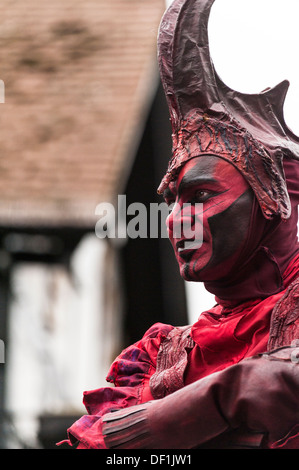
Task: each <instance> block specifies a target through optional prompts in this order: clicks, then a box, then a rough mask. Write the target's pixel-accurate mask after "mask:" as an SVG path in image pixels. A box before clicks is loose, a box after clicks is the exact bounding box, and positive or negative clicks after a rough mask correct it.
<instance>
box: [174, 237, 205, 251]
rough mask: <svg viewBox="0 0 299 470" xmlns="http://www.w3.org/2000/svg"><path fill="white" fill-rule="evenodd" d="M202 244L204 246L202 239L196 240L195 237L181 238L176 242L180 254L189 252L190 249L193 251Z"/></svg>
mask: <svg viewBox="0 0 299 470" xmlns="http://www.w3.org/2000/svg"><path fill="white" fill-rule="evenodd" d="M201 246H202V241H198V240H194V238H192V239H183V240H179V241H178V242H177V243H176V250H177V252H178V253H179V254H181V253H184V252H187V251H188V252H189V251H190V250H191V251H194V250H197V249H198V248H200V247H201Z"/></svg>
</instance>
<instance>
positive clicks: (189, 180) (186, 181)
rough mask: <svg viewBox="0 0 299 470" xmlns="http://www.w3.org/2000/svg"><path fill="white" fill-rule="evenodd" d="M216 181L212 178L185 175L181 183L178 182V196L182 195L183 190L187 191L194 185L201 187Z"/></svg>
mask: <svg viewBox="0 0 299 470" xmlns="http://www.w3.org/2000/svg"><path fill="white" fill-rule="evenodd" d="M217 182H218V181H217V180H215V179H214V178H212V177H211V176H209V177H208V176H204V175H202V176H200V175H198V176H193V177H190V176H189V175H185V176H183V178H182V181H181V182H180V185H179V188H178V195H180V194H181V193H182V191H183V190H184V189H189V188H191V187H193V186H196V185H202V184H207V183H217Z"/></svg>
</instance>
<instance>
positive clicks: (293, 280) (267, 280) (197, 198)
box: [68, 0, 299, 449]
mask: <svg viewBox="0 0 299 470" xmlns="http://www.w3.org/2000/svg"><path fill="white" fill-rule="evenodd" d="M213 2H214V0H175V1H174V2H173V4H172V6H171V7H170V8H169V9H168V11H167V12H166V13H165V15H164V18H163V20H162V22H161V27H160V34H159V42H158V45H159V63H160V70H161V77H162V82H163V85H164V89H165V93H166V96H167V99H168V104H169V109H170V115H171V122H172V128H173V156H172V158H171V161H170V163H169V168H168V171H167V173H166V175H165V177H164V178H163V180H162V183H161V185H160V188H159V192H161V193H163V195H164V197H165V199H166V201H168V202H169V203H172V202H174V203H175V205H174V207H173V210H172V212H171V213H170V215H169V218H168V233H169V238H170V241H171V243H172V245H173V248H174V252H175V255H176V257H177V260H178V264H179V267H180V272H181V275H182V276H183V277H184V278H185V279H187V280H193V281H194V280H195V281H201V282H204V284H205V287H206V288H207V290H209V291H210V292H212V293H214V294H215V297H216V302H217V304H216V306H214V307H213V308H211V309H210V310H208V311H206V312H203V313H201V314H200V316H199V319H198V321H197V322H196V323H195V324H194V325H192V326H186V327H174V326H170V325H163V324H156V325H154V326H153V327H151V328H150V329H149V330H148V331H147V332H146V333H145V335H144V337H143V338H142V339H141V340H140V341H139V342H137V343H136V344H134V345H132V346H130V347H128V348H127V349H126V350H125V351H123V352H122V353H121V354H120V356H119V357H118V358H117V359H116V360H115V362H114V363H113V364H112V366H111V369H110V371H109V374H108V377H107V380H108V381H109V382H112V383H114V385H115V387H107V388H102V389H99V390H94V391H90V392H85V394H84V404H85V406H86V409H87V412H88V414H87V415H86V416H83V417H82V418H81V419H80V420H79V421H77V422H76V423H74V425H73V426H72V427H71V428H70V429H69V430H68V431H69V443H71V444H74V443H77V442H79V445H78V447H79V448H128V449H134V448H136V449H137V448H152V449H157V448H162V449H163V448H164V449H166V448H175V449H183V448H200V447H212V448H230V447H233V448H237V447H266V448H279V447H284V448H299V400H298V391H299V364H298V362H299V359H298V358H297V355H298V354H299V348H298V347H297V346H298V345H299V343H295V342H294V341H295V340H296V339H298V338H299V303H298V302H299V301H298V299H299V277H298V274H299V245H298V241H297V216H298V213H297V206H298V203H299V191H298V181H299V164H298V161H297V160H298V158H299V139H298V138H297V137H296V136H294V134H293V133H292V132H291V131H290V130H289V129H288V128H287V127H286V125H285V123H284V121H283V112H282V106H283V101H284V98H285V93H286V88H287V85H286V83H285V82H284V83H283V84H281V85H279V86H278V87H276V88H274V89H271V90H268V91H265V92H263V93H261V94H257V95H243V94H241V93H236V92H234V91H233V90H231V89H229V88H228V87H226V86H225V85H224V84H223V83H222V82H221V80H220V78H219V77H218V75H217V73H216V71H215V70H214V67H213V64H212V61H211V59H210V56H209V48H208V36H207V22H208V17H209V12H210V9H211V6H212V4H213ZM197 202H200V203H201V205H200V206H199V207H197V206H196V204H195V203H197ZM185 203H191V205H192V212H191V214H190V215H189V216H188V217H189V218H190V220H191V221H192V223H193V224H194V223H195V220H199V221H200V224H201V226H202V228H203V244H202V246H201V247H199V248H198V249H190V248H188V247H187V244H186V242H188V241H190V240H188V239H186V238H184V237H183V236H181V237H179V238H178V237H176V236H175V233H174V231H173V226H174V224H175V222H176V221H177V220H179V221H180V220H181V219H182V218H183V217H184V215H183V212H182V208H183V205H184V204H185ZM298 357H299V356H298Z"/></svg>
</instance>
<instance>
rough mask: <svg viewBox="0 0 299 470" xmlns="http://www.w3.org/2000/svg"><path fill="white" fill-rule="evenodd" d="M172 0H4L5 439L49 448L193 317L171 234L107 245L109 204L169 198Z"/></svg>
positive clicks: (1, 329) (1, 290)
mask: <svg viewBox="0 0 299 470" xmlns="http://www.w3.org/2000/svg"><path fill="white" fill-rule="evenodd" d="M164 9H165V0H142V1H140V0H114V1H113V2H112V1H109V2H108V1H107V0H78V1H76V2H74V1H71V0H64V1H63V2H61V1H58V0H53V1H51V2H46V1H39V2H37V1H36V0H27V1H26V2H15V1H12V0H2V2H1V5H0V18H1V19H0V79H2V80H3V81H4V83H5V104H1V105H0V129H1V131H0V305H1V312H0V338H1V339H2V340H3V341H4V344H5V363H4V364H0V386H1V390H0V447H1V448H7V447H10V448H17V447H19V448H23V447H32V448H38V447H41V448H51V447H55V442H56V441H57V440H61V439H63V438H64V437H65V436H66V433H65V429H66V427H67V426H68V425H69V424H71V423H72V422H73V421H74V419H76V418H77V417H78V416H81V414H82V413H84V412H85V409H84V408H83V406H82V405H81V402H82V393H83V391H84V390H89V389H93V388H98V387H100V386H103V385H107V384H106V382H105V377H106V374H107V371H108V368H109V365H110V364H111V361H112V360H113V359H114V357H115V356H116V355H117V354H118V353H119V352H120V350H121V349H122V348H123V347H125V346H126V345H128V344H130V343H131V342H132V341H136V340H137V339H138V338H140V336H141V335H142V334H143V333H144V331H145V330H146V329H147V328H148V327H149V326H150V325H152V324H153V323H154V322H156V321H162V322H166V323H172V324H185V323H186V321H187V313H186V299H185V290H184V285H183V284H182V280H181V279H180V278H179V275H178V268H177V266H176V262H175V260H174V257H173V254H172V251H171V247H170V244H169V242H168V241H167V240H165V239H126V240H117V239H114V240H113V239H112V240H111V239H109V240H108V239H100V238H99V237H97V236H96V234H95V225H96V223H97V220H98V217H97V214H96V207H97V206H98V204H99V203H101V202H102V201H107V202H111V203H113V204H115V203H116V201H117V196H118V195H119V194H125V195H126V198H127V204H130V203H131V202H134V201H138V202H142V203H143V204H145V205H148V204H150V203H151V202H156V201H158V198H157V195H156V187H157V186H158V184H159V182H160V178H161V177H162V175H163V172H164V170H165V168H166V165H167V161H168V158H169V155H170V149H171V142H170V128H169V120H168V110H167V108H166V104H165V100H164V95H163V93H162V91H161V87H160V84H159V79H158V73H157V64H156V37H157V30H158V25H159V22H160V19H161V16H162V14H163V11H164Z"/></svg>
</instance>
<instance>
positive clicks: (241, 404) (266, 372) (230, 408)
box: [103, 347, 299, 449]
mask: <svg viewBox="0 0 299 470" xmlns="http://www.w3.org/2000/svg"><path fill="white" fill-rule="evenodd" d="M297 355H298V357H299V348H291V347H290V348H283V349H281V350H278V351H273V352H271V353H269V354H264V355H260V356H256V357H254V358H250V359H246V360H243V361H241V362H240V363H238V364H236V365H234V366H231V367H228V368H227V369H225V370H224V371H221V372H217V373H214V374H212V375H210V376H208V377H205V378H203V379H201V380H199V381H197V382H195V383H193V384H191V385H188V386H186V387H184V388H183V389H181V390H178V391H177V392H174V393H173V394H171V395H168V396H167V397H165V398H162V399H160V400H156V401H150V402H148V403H146V404H143V405H140V406H135V407H132V408H129V409H127V410H123V411H121V412H116V413H109V414H107V415H105V416H104V417H103V421H104V426H103V435H104V439H105V443H106V446H107V447H108V448H127V449H133V448H136V449H138V448H151V449H167V448H168V449H171V448H172V449H187V448H195V447H198V446H200V445H202V444H204V443H206V442H208V441H209V440H211V439H213V438H214V437H216V436H219V435H220V434H222V433H224V432H225V431H227V430H229V429H237V428H239V427H241V426H246V428H247V429H251V430H254V431H260V432H263V433H267V435H268V442H269V446H271V445H272V444H274V443H275V442H276V441H277V440H278V439H281V438H283V437H284V436H285V435H286V434H287V433H288V432H289V431H290V430H291V429H292V428H293V427H294V426H296V425H297V424H298V423H299V398H298V397H299V364H298V359H296V358H297Z"/></svg>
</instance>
